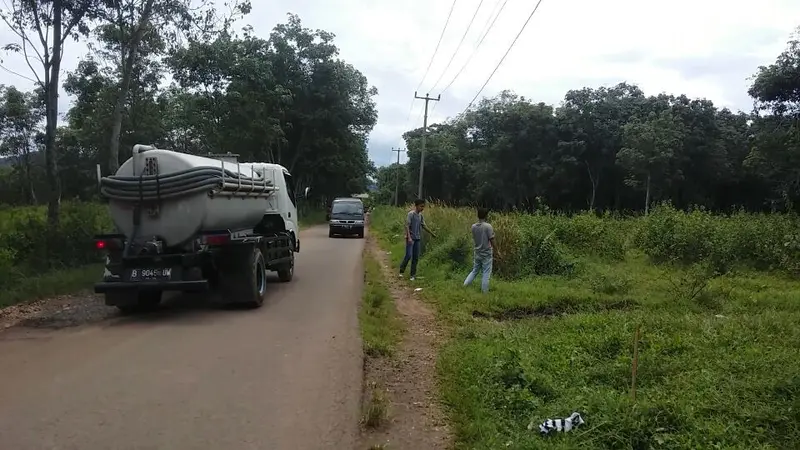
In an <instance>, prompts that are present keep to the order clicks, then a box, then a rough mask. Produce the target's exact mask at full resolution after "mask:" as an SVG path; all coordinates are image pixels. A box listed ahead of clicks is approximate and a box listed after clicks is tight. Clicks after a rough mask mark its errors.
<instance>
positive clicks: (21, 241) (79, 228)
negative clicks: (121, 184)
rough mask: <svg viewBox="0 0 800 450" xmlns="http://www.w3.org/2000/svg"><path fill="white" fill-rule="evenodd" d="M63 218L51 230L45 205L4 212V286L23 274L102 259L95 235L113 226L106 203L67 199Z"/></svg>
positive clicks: (0, 223) (0, 216)
mask: <svg viewBox="0 0 800 450" xmlns="http://www.w3.org/2000/svg"><path fill="white" fill-rule="evenodd" d="M60 219H61V220H60V223H59V227H58V229H56V230H51V229H50V228H49V227H48V225H47V217H46V213H45V210H44V208H34V207H22V208H9V209H5V210H3V211H2V212H0V289H3V288H5V287H6V286H8V285H10V284H11V283H15V282H17V281H18V280H19V278H20V277H24V276H29V275H39V274H41V273H42V272H46V271H48V270H53V269H61V268H65V267H75V266H80V265H84V264H89V263H94V262H99V258H100V255H99V253H98V252H97V251H96V250H95V249H94V246H93V245H92V237H93V236H94V235H96V234H100V233H106V232H109V231H111V229H112V228H113V226H112V224H111V220H110V217H109V216H108V213H107V209H106V207H105V205H100V204H94V203H64V204H63V205H62V209H61V218H60Z"/></svg>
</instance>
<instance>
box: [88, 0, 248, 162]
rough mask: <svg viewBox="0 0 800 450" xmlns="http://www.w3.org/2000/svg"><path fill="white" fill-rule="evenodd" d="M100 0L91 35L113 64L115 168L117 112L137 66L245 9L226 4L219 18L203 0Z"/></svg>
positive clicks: (218, 28) (112, 157) (244, 4)
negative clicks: (97, 21) (102, 4)
mask: <svg viewBox="0 0 800 450" xmlns="http://www.w3.org/2000/svg"><path fill="white" fill-rule="evenodd" d="M196 3H197V2H194V1H192V0H158V1H156V0H106V7H105V8H104V9H103V13H102V19H103V23H102V24H101V26H99V27H97V29H96V30H95V34H96V35H97V37H98V39H99V41H100V42H101V44H102V46H103V49H102V51H101V52H100V53H101V55H102V56H103V57H104V58H105V59H106V60H108V61H111V62H112V63H113V65H114V67H115V74H114V75H115V78H116V79H117V80H116V83H115V86H114V90H115V91H116V99H115V102H114V110H113V113H112V116H111V136H110V142H109V143H108V160H107V167H108V170H109V172H110V173H114V172H116V171H117V169H118V168H119V146H120V134H121V132H122V115H123V112H124V109H125V107H126V103H127V102H128V101H129V98H128V94H129V89H130V84H131V79H132V78H133V76H134V73H135V71H136V70H137V68H138V66H140V65H142V64H148V65H155V64H158V61H157V58H158V57H159V56H161V55H163V54H164V52H165V51H168V50H170V49H168V47H169V46H170V43H172V44H171V45H172V50H174V49H175V45H176V44H178V43H179V42H181V39H180V37H181V36H188V37H189V39H192V40H195V39H201V40H206V39H209V38H210V37H211V36H212V35H213V33H219V32H227V31H228V27H229V26H230V24H231V22H232V21H233V20H235V19H238V18H240V17H242V16H243V15H245V14H247V13H249V12H250V8H251V6H250V2H249V0H244V1H241V2H240V1H236V2H235V3H233V4H231V5H230V15H229V16H225V17H222V18H220V17H219V16H218V14H217V11H216V9H215V8H214V7H213V4H212V3H211V2H210V1H209V0H202V1H201V2H200V4H199V5H198V4H196Z"/></svg>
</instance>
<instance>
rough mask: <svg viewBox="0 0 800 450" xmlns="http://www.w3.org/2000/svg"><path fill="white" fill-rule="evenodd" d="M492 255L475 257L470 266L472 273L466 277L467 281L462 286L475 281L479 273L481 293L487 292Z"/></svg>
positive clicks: (490, 274)
mask: <svg viewBox="0 0 800 450" xmlns="http://www.w3.org/2000/svg"><path fill="white" fill-rule="evenodd" d="M492 260H493V258H492V255H489V256H478V255H475V262H474V263H473V264H472V272H470V273H469V275H467V279H466V280H464V286H469V285H470V284H472V282H473V281H474V280H475V277H477V276H478V273H479V272H480V273H481V291H483V293H484V294H485V293H487V292H489V278H491V276H492Z"/></svg>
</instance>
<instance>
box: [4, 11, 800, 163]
mask: <svg viewBox="0 0 800 450" xmlns="http://www.w3.org/2000/svg"><path fill="white" fill-rule="evenodd" d="M251 1H252V3H253V10H252V12H251V14H250V15H249V16H248V17H247V18H246V19H245V20H244V22H246V23H249V24H251V25H253V27H254V29H255V31H256V33H257V34H258V35H260V36H262V37H265V38H266V37H268V35H269V32H270V31H271V29H272V27H273V26H274V25H275V24H277V23H279V22H284V21H285V19H286V13H287V12H292V13H295V14H298V15H299V16H300V18H301V20H302V21H303V24H304V26H306V27H310V28H321V29H325V30H327V31H330V32H333V33H335V34H336V44H337V45H338V46H339V48H340V49H341V57H342V58H344V59H345V60H347V61H348V62H350V63H352V64H353V65H354V66H355V67H356V68H358V69H359V70H361V71H362V72H363V73H364V74H365V75H366V76H367V78H368V80H369V82H370V83H371V84H372V85H374V86H376V87H377V88H378V92H379V95H378V97H377V99H376V101H377V104H378V124H377V125H376V126H375V129H374V131H373V132H372V134H371V136H370V142H369V151H370V156H371V158H372V160H373V161H375V162H376V163H377V164H378V165H384V164H387V163H389V162H391V161H393V160H394V158H395V155H394V154H393V153H392V152H391V148H392V147H397V146H401V145H402V144H403V142H402V138H401V135H402V133H403V132H404V131H405V130H408V129H412V128H416V127H419V126H421V124H422V115H421V112H422V102H420V101H416V102H414V103H413V109H411V113H410V114H409V111H410V108H411V106H412V99H413V96H414V90H415V89H417V86H419V85H420V82H421V81H422V77H423V75H424V74H425V70H426V68H427V66H428V62H429V61H430V58H431V55H432V54H433V50H434V48H435V46H436V42H437V41H438V39H439V35H440V33H441V31H442V27H443V26H444V23H445V19H446V18H447V14H448V11H449V10H450V7H451V5H452V1H451V0H402V1H398V0H277V1H276V0H251ZM503 2H506V4H505V7H504V9H503V10H502V13H501V14H500V15H499V17H498V18H497V20H496V22H495V24H494V27H493V28H492V29H491V30H490V32H489V34H488V35H487V36H486V38H485V40H484V41H483V43H482V44H481V46H480V47H479V48H478V49H477V51H476V52H475V53H474V54H473V49H475V45H476V43H477V41H478V40H479V38H480V36H481V34H482V32H483V31H484V30H485V29H486V28H487V23H488V22H489V20H490V19H492V17H493V15H496V14H497V11H498V10H499V8H500V5H502V4H503ZM219 3H220V4H221V3H222V1H221V0H220V1H219ZM535 3H536V2H535V0H456V4H455V8H454V12H453V15H452V17H451V18H450V22H449V24H448V26H447V30H446V32H445V35H444V39H443V40H442V43H441V45H440V47H439V50H438V53H437V55H436V58H435V59H434V61H433V65H432V66H431V68H430V71H429V73H428V75H427V77H426V78H425V81H424V82H423V83H422V86H421V87H420V89H419V94H420V95H423V94H425V93H428V92H430V94H431V95H432V96H436V95H438V94H439V93H441V90H442V89H443V88H444V87H445V86H447V85H448V84H449V83H450V82H451V80H452V79H453V78H454V77H455V75H456V73H457V72H458V71H459V69H461V67H462V66H463V65H464V63H465V62H466V61H467V59H468V58H469V57H470V55H471V54H472V59H471V60H470V63H469V65H468V66H466V69H464V71H463V72H462V73H461V74H460V75H459V76H458V77H457V78H456V79H455V81H454V82H453V83H452V85H451V86H450V88H449V89H448V90H447V91H446V92H444V93H443V94H442V100H441V102H439V103H438V104H435V109H434V110H433V111H432V113H431V115H430V119H429V121H431V122H436V121H441V120H444V119H446V118H447V117H452V116H455V115H456V114H458V113H460V112H461V111H462V110H463V109H464V108H465V107H466V106H467V104H468V103H469V101H470V100H471V99H472V98H473V96H475V94H476V93H477V92H478V90H479V89H480V87H481V86H482V85H483V83H484V82H485V81H486V79H487V78H488V76H489V74H490V73H491V72H492V70H493V69H494V67H495V66H496V65H497V63H498V61H499V60H500V58H501V57H502V55H503V53H505V51H506V49H507V48H508V46H509V45H510V43H511V41H512V40H513V39H514V36H515V35H516V34H517V33H518V32H519V30H520V28H521V27H522V24H523V23H524V22H525V20H526V18H527V17H528V15H529V14H530V12H531V10H532V9H533V6H534V5H535ZM479 5H480V8H478V6H479ZM476 10H477V11H478V12H477V16H476V17H475V20H474V22H473V24H472V27H471V28H470V29H469V31H468V33H467V35H466V38H465V39H464V41H463V44H462V45H461V47H460V48H459V50H458V52H457V53H455V57H454V58H453V60H452V63H451V64H450V66H449V68H447V70H446V71H445V68H446V67H447V64H448V62H449V61H450V59H451V57H452V56H453V54H454V52H455V50H456V48H457V46H458V44H459V41H461V39H462V36H464V32H465V31H466V30H467V26H468V24H469V22H470V20H471V18H472V16H473V14H475V11H476ZM798 25H800V1H798V0H761V1H760V2H754V1H744V0H672V1H670V2H663V1H653V0H604V1H597V0H544V1H543V2H542V4H541V6H540V7H539V10H538V11H537V12H536V14H535V15H534V16H533V19H532V20H531V22H530V23H529V24H528V27H527V28H526V29H525V31H524V33H523V34H522V36H521V37H520V38H519V40H518V41H517V43H516V45H515V46H514V48H513V49H512V50H511V53H510V54H509V55H508V57H507V58H506V60H505V62H504V63H503V65H502V66H501V67H500V69H499V70H498V71H497V73H496V74H495V76H494V78H492V80H491V82H490V83H489V84H488V85H487V86H486V88H485V90H484V91H483V93H482V94H481V96H493V95H495V94H497V93H498V92H499V91H501V90H503V89H511V90H513V91H515V92H516V93H518V94H520V95H525V96H526V97H529V98H531V99H534V100H536V101H544V102H546V103H550V104H558V103H559V102H560V101H561V100H562V99H563V97H564V94H565V93H566V91H567V90H569V89H574V88H581V87H584V86H590V87H599V86H603V85H613V84H616V83H618V82H621V81H627V82H629V83H635V84H638V85H639V86H640V87H641V88H642V89H643V90H644V92H645V93H646V94H648V95H650V94H658V93H659V92H667V93H673V94H682V93H683V94H686V95H688V96H690V97H706V98H708V99H711V100H713V101H714V103H715V104H717V105H718V106H727V107H729V108H731V109H743V110H749V109H750V108H751V107H752V101H751V100H750V99H749V97H748V96H747V92H746V91H747V87H748V81H747V78H748V77H750V76H751V75H752V74H753V73H754V72H755V70H756V68H757V67H758V66H759V65H764V64H770V63H772V62H773V61H774V60H775V57H776V56H777V55H778V54H779V53H780V52H781V51H782V50H783V49H784V48H785V43H786V41H787V40H788V38H789V37H790V34H791V32H792V31H793V30H794V29H795V28H796V27H797V26H798ZM13 38H14V36H13V35H12V34H11V33H10V32H9V31H8V30H6V29H5V27H4V26H3V27H0V44H3V45H4V44H5V43H8V42H16V41H15V40H14V39H13ZM67 45H68V47H67V49H66V51H65V57H64V62H63V64H62V67H63V69H64V70H65V71H68V70H72V69H74V68H75V66H76V64H77V61H78V59H79V58H80V57H82V56H83V55H85V54H86V53H87V49H86V46H85V45H84V44H82V43H74V42H69V43H68V44H67ZM2 58H3V65H4V66H5V67H6V68H8V69H11V70H13V71H16V72H18V73H20V74H23V75H25V76H31V72H30V69H28V68H27V67H26V65H25V63H24V62H23V60H22V59H21V58H20V57H19V56H16V55H3V57H2ZM437 80H440V81H439V82H438V83H437ZM0 83H2V84H14V85H17V86H18V87H19V88H21V89H28V88H30V87H31V85H32V83H30V82H29V81H26V80H25V79H23V78H20V77H19V76H17V75H13V74H11V73H9V72H7V71H4V70H0ZM62 96H63V97H64V98H62V101H61V106H60V111H61V113H62V114H63V113H64V112H66V110H67V109H68V107H69V104H70V99H69V98H67V97H66V96H65V95H64V94H63V93H62ZM433 106H434V103H431V108H433Z"/></svg>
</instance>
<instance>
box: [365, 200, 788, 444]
mask: <svg viewBox="0 0 800 450" xmlns="http://www.w3.org/2000/svg"><path fill="white" fill-rule="evenodd" d="M425 214H426V221H427V222H428V225H429V226H430V227H431V228H432V229H434V230H435V231H436V232H437V234H438V238H437V239H435V240H432V239H431V240H428V241H427V242H425V253H424V256H423V259H422V262H421V265H420V271H419V272H420V275H422V276H423V277H424V278H423V279H421V280H418V281H417V282H416V283H418V284H419V285H420V286H423V287H424V288H425V289H424V291H422V293H423V294H424V295H425V298H426V299H427V300H428V301H429V302H431V303H432V304H433V305H435V306H436V308H437V310H438V313H439V316H440V317H441V319H442V320H443V321H445V322H446V323H447V324H449V325H450V326H451V328H452V336H453V337H452V339H450V340H449V341H448V342H447V343H446V344H445V345H444V348H443V350H442V353H441V354H440V358H439V364H438V369H439V370H438V371H439V376H440V378H441V379H440V381H441V386H442V395H443V398H444V400H445V402H446V406H447V407H448V410H449V412H450V416H451V419H452V421H453V425H454V428H455V431H456V437H457V441H458V444H457V448H460V449H487V450H488V449H492V450H494V449H499V448H510V449H531V448H542V449H574V448H581V449H605V448H611V449H649V448H692V449H695V448H698V449H699V448H715V449H717V448H726V449H789V448H797V447H796V446H797V443H798V442H800V401H798V398H800V397H798V395H799V394H800V392H798V391H800V326H799V325H798V324H800V307H799V306H800V281H797V278H796V274H797V267H798V265H797V264H798V262H800V260H798V259H796V257H797V254H796V242H797V238H798V236H800V233H798V227H800V224H799V223H798V221H797V219H796V218H795V217H788V216H769V215H749V214H735V215H733V216H729V217H718V216H713V215H711V214H708V213H706V212H703V211H695V212H693V213H691V214H684V213H682V212H678V211H674V210H672V209H670V208H668V207H661V208H657V209H656V210H655V211H654V212H653V213H652V214H651V215H650V217H648V218H646V219H643V218H639V219H620V218H613V217H603V218H598V217H595V216H592V215H580V216H575V217H571V218H570V217H563V216H555V215H547V214H544V215H535V216H534V215H495V216H490V221H491V222H492V223H493V224H494V226H495V229H496V232H497V243H498V246H499V247H500V248H501V250H502V252H503V257H504V258H503V259H502V260H499V261H496V262H495V266H496V275H495V277H494V278H493V280H492V287H491V292H490V293H489V294H488V295H482V294H481V293H480V291H479V287H478V284H479V283H478V282H476V283H475V286H473V287H471V288H463V287H462V286H461V284H462V282H463V279H464V277H465V276H466V274H467V273H468V272H469V269H470V264H471V249H470V241H469V235H468V230H469V225H470V224H471V223H472V222H474V221H475V219H474V210H457V209H450V208H441V207H436V206H429V208H428V209H427V210H426V212H425ZM403 215H404V211H403V210H398V209H394V208H378V209H377V210H376V211H375V213H374V214H373V216H372V224H373V232H377V234H378V235H379V236H380V237H381V239H382V242H383V245H384V246H386V247H387V248H388V249H390V250H391V251H392V257H393V260H394V263H395V264H397V263H399V260H400V258H401V257H402V253H403V249H402V238H401V237H400V236H401V233H402V220H403ZM637 327H640V337H639V340H638V355H639V356H638V371H637V379H636V384H637V388H636V399H635V400H633V398H632V393H631V381H632V380H631V379H632V360H633V344H634V335H635V330H636V328H637ZM573 411H578V412H580V413H581V414H582V415H583V418H584V419H585V420H586V424H585V425H584V426H582V427H580V428H578V429H577V430H575V431H573V432H571V433H568V434H565V435H562V436H548V437H541V436H539V433H538V424H539V423H541V422H542V421H544V420H545V419H547V418H557V417H566V416H568V415H569V414H570V413H572V412H573ZM530 423H533V425H534V428H533V430H528V425H529V424H530Z"/></svg>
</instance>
